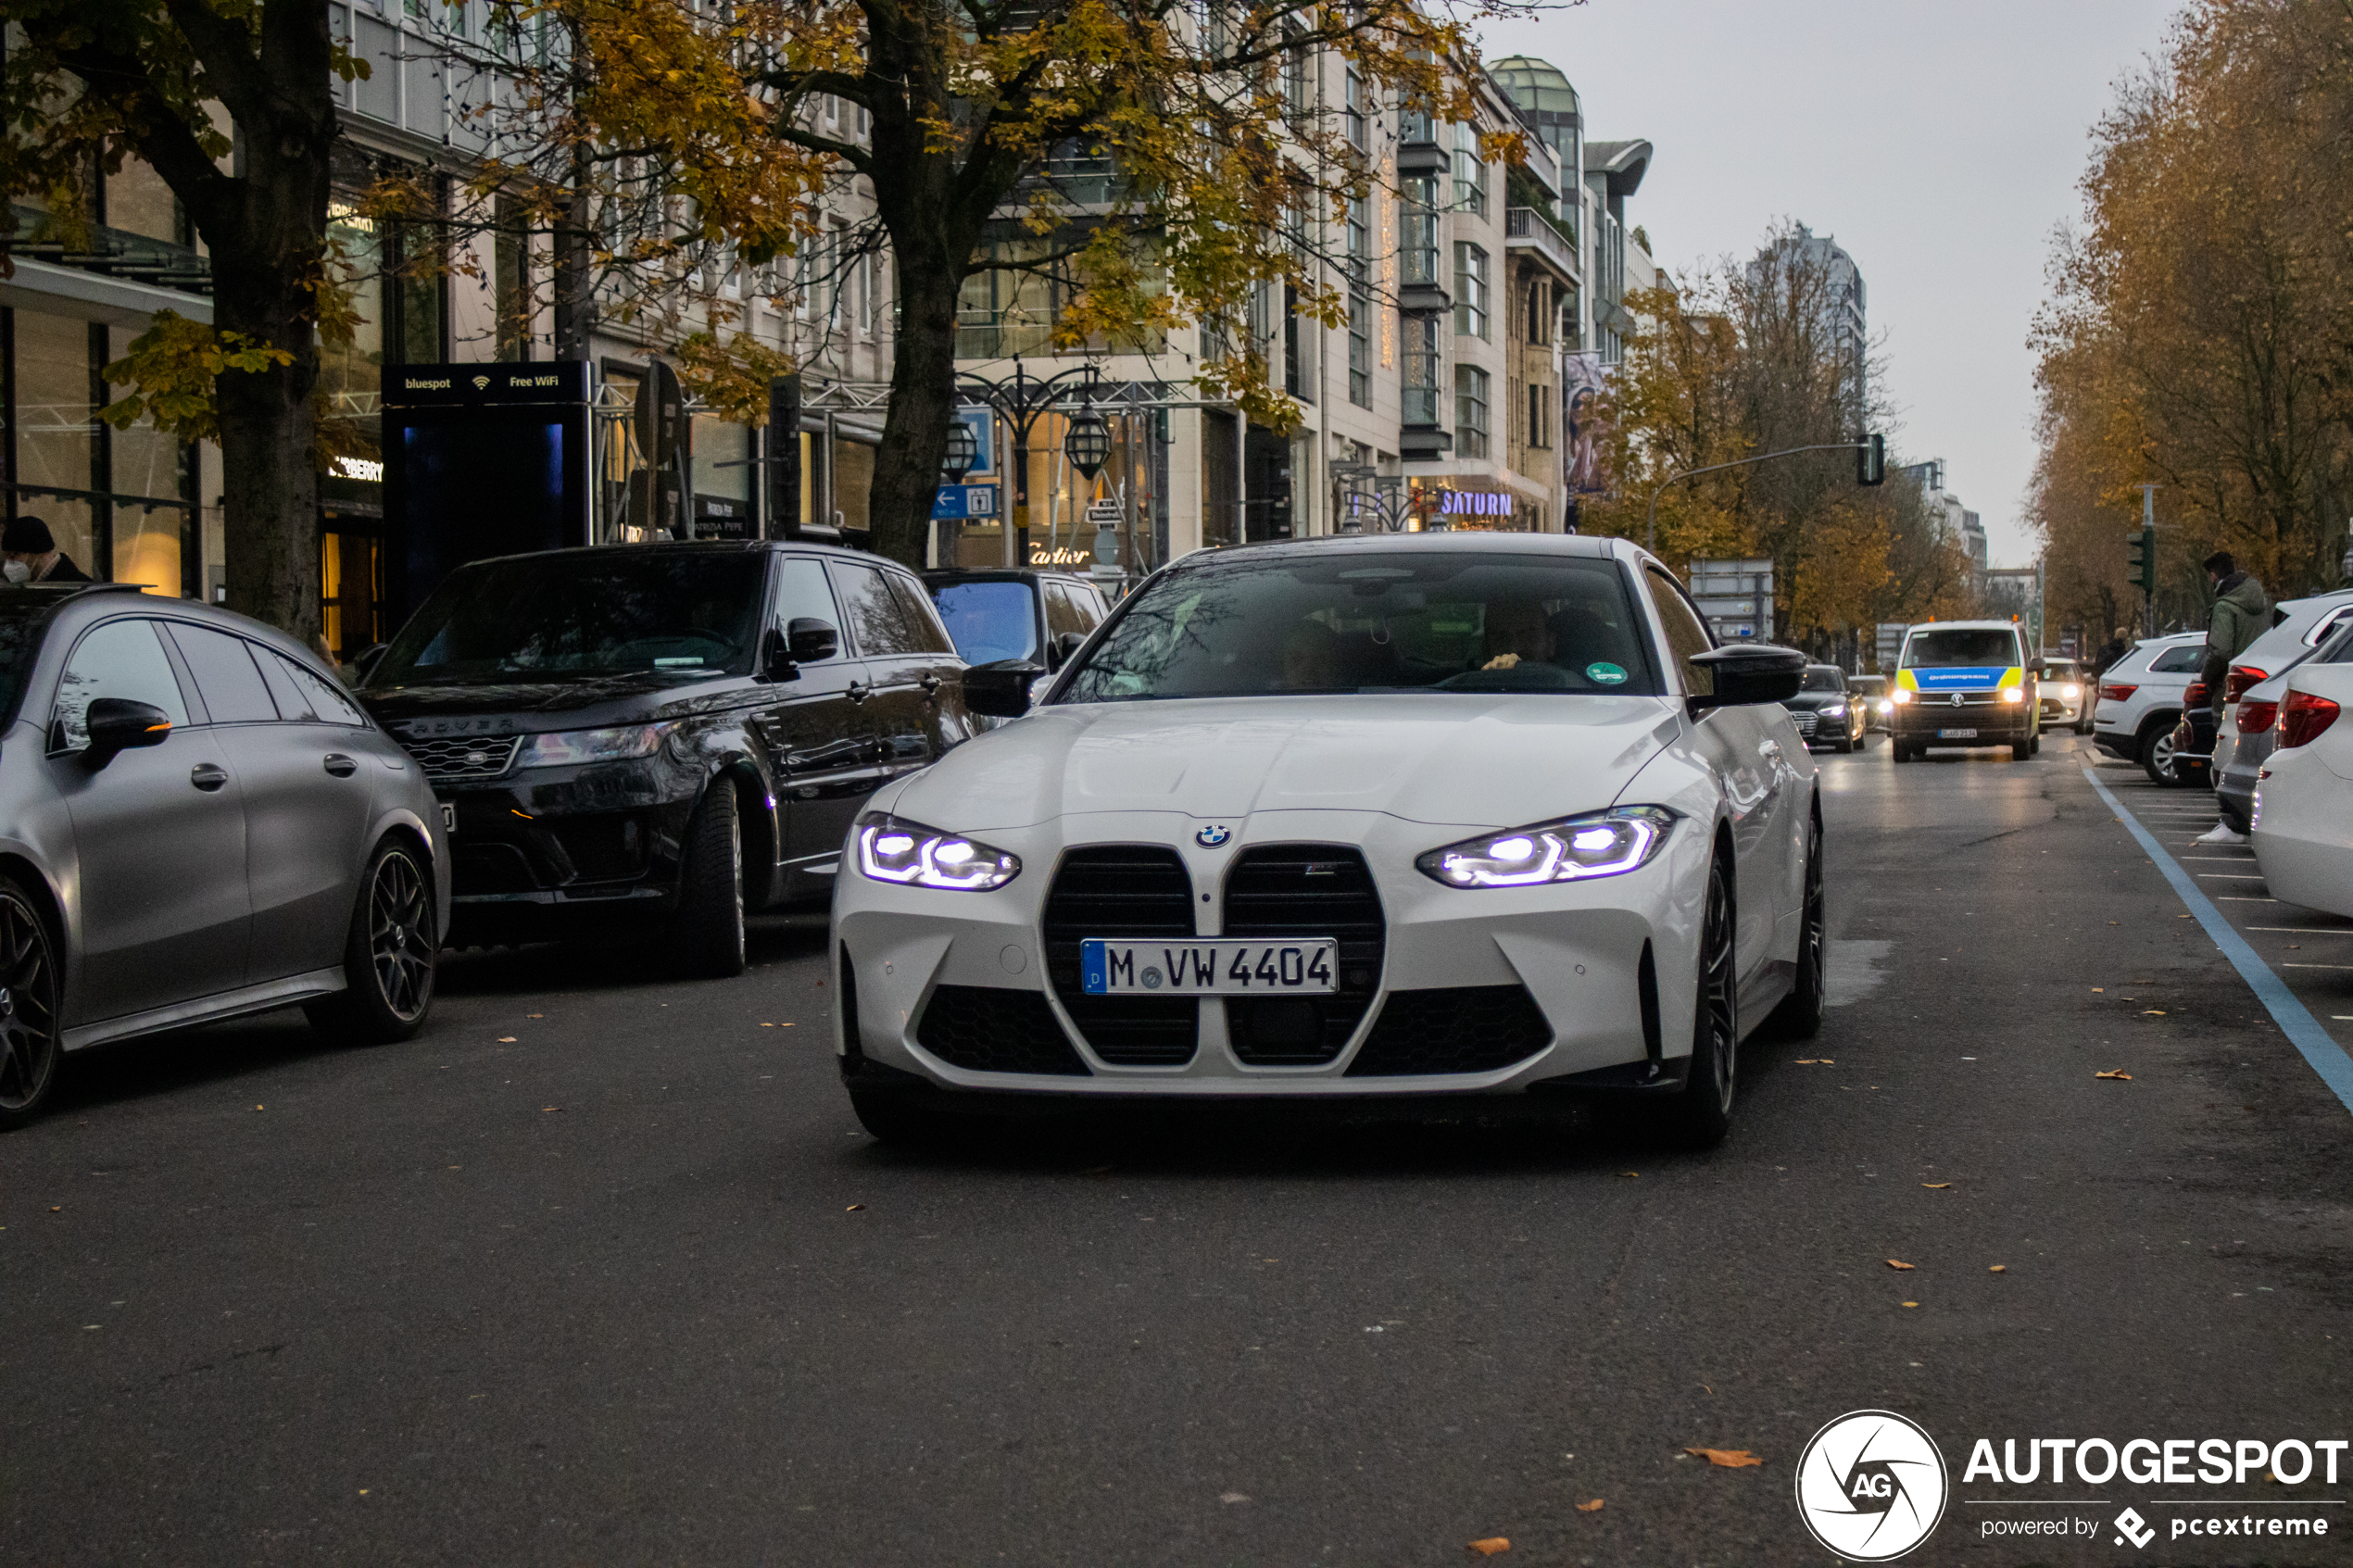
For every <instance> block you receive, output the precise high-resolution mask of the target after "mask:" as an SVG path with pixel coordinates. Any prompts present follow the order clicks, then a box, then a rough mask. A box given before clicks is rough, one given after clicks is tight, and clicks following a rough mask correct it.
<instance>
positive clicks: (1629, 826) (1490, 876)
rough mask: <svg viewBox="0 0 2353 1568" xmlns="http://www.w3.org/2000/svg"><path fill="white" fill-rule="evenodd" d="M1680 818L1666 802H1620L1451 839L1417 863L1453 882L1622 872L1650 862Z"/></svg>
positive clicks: (1567, 878)
mask: <svg viewBox="0 0 2353 1568" xmlns="http://www.w3.org/2000/svg"><path fill="white" fill-rule="evenodd" d="M1675 820H1676V818H1675V813H1674V812H1672V811H1670V810H1668V809H1667V808H1666V807H1664V806H1621V807H1619V808H1617V809H1616V810H1614V811H1596V812H1593V813H1592V814H1591V815H1588V816H1582V817H1568V818H1565V819H1563V820H1562V821H1560V822H1540V823H1538V824H1537V825H1536V826H1534V827H1526V828H1514V829H1512V830H1511V831H1509V832H1507V833H1494V834H1487V835H1486V836H1485V837H1483V838H1474V839H1469V840H1467V841H1466V842H1464V843H1461V844H1450V845H1448V846H1447V847H1445V848H1443V849H1433V850H1431V851H1430V852H1429V853H1428V854H1427V855H1424V856H1423V857H1422V858H1421V859H1417V860H1416V861H1415V862H1414V868H1415V869H1416V871H1418V872H1421V873H1422V874H1423V875H1424V876H1427V877H1429V878H1431V879H1432V880H1434V881H1438V882H1442V883H1444V884H1446V885H1447V886H1449V887H1533V886H1536V885H1538V884H1541V883H1547V882H1582V881H1585V880H1586V879H1588V878H1591V877H1597V876H1620V875H1623V874H1624V873H1625V872H1630V871H1634V870H1637V869H1638V868H1640V867H1642V866H1645V865H1648V864H1649V863H1650V861H1651V859H1652V858H1653V857H1654V856H1655V855H1656V854H1657V853H1658V851H1659V849H1660V847H1662V846H1663V845H1665V844H1666V842H1667V832H1668V830H1669V829H1671V828H1673V827H1674V825H1675Z"/></svg>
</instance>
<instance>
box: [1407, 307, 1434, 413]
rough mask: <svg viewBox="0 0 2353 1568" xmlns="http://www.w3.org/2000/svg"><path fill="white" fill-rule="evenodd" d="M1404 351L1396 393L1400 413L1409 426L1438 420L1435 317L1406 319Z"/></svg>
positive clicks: (1411, 317)
mask: <svg viewBox="0 0 2353 1568" xmlns="http://www.w3.org/2000/svg"><path fill="white" fill-rule="evenodd" d="M1404 337H1405V354H1404V359H1403V367H1402V369H1403V374H1402V376H1401V377H1400V385H1399V388H1398V394H1399V396H1400V398H1401V400H1402V403H1403V407H1402V408H1401V410H1400V411H1401V413H1402V415H1403V420H1404V422H1405V423H1407V424H1409V425H1434V424H1436V423H1438V374H1439V368H1440V365H1441V358H1440V349H1439V338H1438V318H1437V317H1435V316H1408V317H1406V318H1405V332H1404Z"/></svg>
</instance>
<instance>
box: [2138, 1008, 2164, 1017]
mask: <svg viewBox="0 0 2353 1568" xmlns="http://www.w3.org/2000/svg"><path fill="white" fill-rule="evenodd" d="M2141 1016H2142V1017H2143V1018H2163V1017H2164V1016H2165V1010H2164V1009H2163V1008H2143V1009H2142V1010H2141Z"/></svg>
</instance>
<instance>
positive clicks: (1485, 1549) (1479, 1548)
mask: <svg viewBox="0 0 2353 1568" xmlns="http://www.w3.org/2000/svg"><path fill="white" fill-rule="evenodd" d="M1511 1549H1512V1543H1511V1538H1510V1537H1507V1536H1490V1537H1487V1538H1486V1539H1485V1540H1483V1541H1473V1542H1471V1543H1470V1545H1469V1546H1467V1547H1466V1548H1465V1550H1466V1551H1475V1552H1477V1553H1478V1555H1479V1556H1481V1557H1492V1556H1494V1555H1495V1554H1496V1553H1497V1552H1499V1551H1509V1550H1511Z"/></svg>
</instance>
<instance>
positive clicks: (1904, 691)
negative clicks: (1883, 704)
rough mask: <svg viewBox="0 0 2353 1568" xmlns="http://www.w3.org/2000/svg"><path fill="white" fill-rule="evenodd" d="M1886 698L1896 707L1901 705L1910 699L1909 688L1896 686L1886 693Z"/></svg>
mask: <svg viewBox="0 0 2353 1568" xmlns="http://www.w3.org/2000/svg"><path fill="white" fill-rule="evenodd" d="M1887 700H1888V701H1890V702H1892V703H1894V704H1895V705H1897V706H1898V707H1901V706H1902V705H1903V704H1905V703H1907V702H1909V701H1911V700H1912V693H1911V690H1910V688H1909V687H1906V686H1898V687H1896V688H1895V689H1894V691H1893V692H1891V693H1889V694H1888V698H1887Z"/></svg>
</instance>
